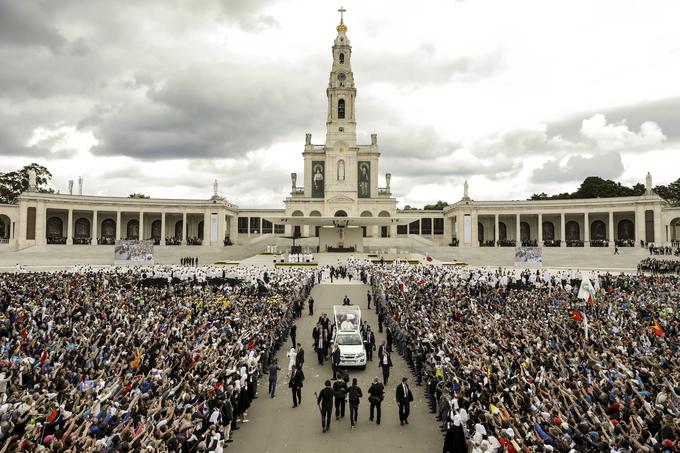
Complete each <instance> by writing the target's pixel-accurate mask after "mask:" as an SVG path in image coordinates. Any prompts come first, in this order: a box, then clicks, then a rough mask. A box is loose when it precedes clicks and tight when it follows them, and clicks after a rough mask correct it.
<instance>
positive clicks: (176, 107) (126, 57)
mask: <svg viewBox="0 0 680 453" xmlns="http://www.w3.org/2000/svg"><path fill="white" fill-rule="evenodd" d="M273 3H275V2H274V1H273V0H196V1H191V2H187V1H184V0H170V1H166V0H163V1H159V0H151V1H148V2H144V7H143V8H141V7H140V4H139V3H138V2H136V1H131V0H121V1H109V0H102V1H97V2H82V1H76V0H64V1H63V2H59V5H58V6H57V4H56V2H54V3H51V2H41V1H33V0H25V1H23V0H22V1H5V0H0V60H2V61H6V62H7V61H11V62H12V64H5V65H0V88H1V90H0V123H2V125H3V126H2V129H3V130H2V131H1V132H0V155H26V156H29V155H30V156H35V157H46V158H59V157H61V156H65V155H66V154H65V153H64V152H60V153H51V152H50V150H49V149H47V147H46V146H41V147H26V146H25V144H26V142H27V141H28V140H29V139H30V138H31V136H32V132H33V130H34V129H35V128H37V127H44V128H48V129H52V128H58V127H60V126H61V125H64V124H67V125H68V124H70V125H73V124H77V125H78V126H79V127H80V128H82V129H90V128H93V129H95V131H96V133H97V138H98V139H100V146H99V147H98V148H97V149H96V150H94V151H95V152H97V153H99V154H106V155H126V156H141V157H144V158H149V159H161V158H176V157H187V155H189V156H195V157H199V158H200V157H212V156H228V155H231V154H233V153H238V152H242V153H243V152H246V151H248V150H250V149H256V148H259V147H262V146H267V145H269V144H271V143H272V142H273V140H275V139H276V138H278V137H281V136H282V135H283V134H284V131H285V132H289V133H297V134H298V136H300V137H303V128H302V126H301V122H303V121H307V120H308V119H309V116H308V114H309V112H311V111H317V112H318V111H323V99H322V98H321V96H319V100H320V101H321V103H320V105H321V109H318V108H317V109H316V110H312V109H308V108H307V107H308V106H309V105H308V103H307V100H308V96H309V95H310V93H309V92H305V93H300V90H301V87H300V84H299V83H298V84H297V85H296V83H295V81H294V80H296V79H299V78H300V77H299V75H298V74H293V73H291V72H290V71H289V72H287V73H286V71H280V70H278V69H279V68H276V67H275V66H272V67H267V68H264V67H260V68H248V67H245V66H244V67H241V68H233V67H225V66H220V64H215V63H213V62H205V61H200V63H199V64H196V61H195V60H196V59H199V60H200V58H199V57H198V55H200V53H199V52H197V51H192V50H191V49H189V50H188V51H189V52H190V53H188V54H187V53H183V52H187V48H184V49H178V48H176V47H173V48H168V47H167V44H164V43H169V42H171V41H172V40H177V38H178V37H179V36H182V35H184V34H186V33H191V32H193V31H194V30H196V29H200V27H206V26H212V27H213V29H215V30H219V28H216V27H218V26H219V24H236V25H238V26H239V27H241V28H243V29H247V30H248V31H252V30H255V29H257V30H260V29H261V28H262V26H263V25H264V26H271V25H275V24H273V22H272V20H270V18H267V17H266V16H264V15H263V14H262V11H263V10H264V9H266V7H267V6H269V5H271V4H273ZM149 16H153V17H154V20H153V21H149V20H148V17H149ZM61 30H68V31H70V32H71V34H72V35H71V36H70V40H67V39H66V38H64V36H62V34H61V33H60V31H61ZM149 32H155V33H154V35H155V38H156V39H154V40H152V41H149V40H148V38H149ZM78 33H83V36H79V35H78ZM225 33H227V32H226V31H225ZM170 37H171V39H168V38H170ZM177 42H179V43H181V41H177ZM164 46H165V47H164ZM46 49H49V50H46ZM93 49H94V51H93ZM248 64H249V63H248V62H246V63H245V65H248ZM177 67H191V68H192V71H193V73H181V72H178V70H177V69H176V68H177ZM250 69H252V71H257V70H260V71H263V73H262V76H258V75H255V76H253V74H252V72H251V71H250ZM210 71H214V73H210ZM219 71H223V73H221V74H218V72H219ZM312 72H313V71H312ZM206 73H207V74H208V75H205V74H206ZM131 74H134V75H131ZM237 74H238V75H237ZM275 74H276V75H275ZM239 77H240V80H239ZM286 77H288V78H290V79H291V80H292V83H289V81H288V80H286ZM274 86H278V87H279V90H280V87H281V86H286V90H288V91H287V92H286V93H285V94H283V95H282V94H281V93H279V92H278V91H277V90H275V89H274ZM321 86H323V85H321ZM286 90H280V91H281V92H285V91H286ZM144 92H147V93H148V95H147V96H146V97H144V96H143V94H144ZM321 92H322V91H321V90H319V93H321ZM286 104H288V105H286ZM315 107H316V106H315ZM258 122H260V123H259V125H258V124H257V123H258ZM258 126H259V129H258ZM286 128H288V130H286ZM48 144H49V143H45V145H48Z"/></svg>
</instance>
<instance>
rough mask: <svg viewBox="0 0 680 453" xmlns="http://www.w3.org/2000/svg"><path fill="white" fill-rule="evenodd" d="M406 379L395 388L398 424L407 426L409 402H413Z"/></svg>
mask: <svg viewBox="0 0 680 453" xmlns="http://www.w3.org/2000/svg"><path fill="white" fill-rule="evenodd" d="M407 380H408V378H405V377H404V378H402V379H401V384H399V385H398V386H397V404H398V405H399V422H400V423H401V424H402V425H403V424H404V423H405V424H407V425H408V415H409V413H410V412H411V401H413V393H411V389H410V388H409V387H408V384H407V383H406V381H407Z"/></svg>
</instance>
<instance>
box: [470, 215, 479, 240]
mask: <svg viewBox="0 0 680 453" xmlns="http://www.w3.org/2000/svg"><path fill="white" fill-rule="evenodd" d="M470 223H472V238H471V239H472V242H471V245H472V246H473V247H479V217H478V216H477V211H476V210H473V211H471V212H470Z"/></svg>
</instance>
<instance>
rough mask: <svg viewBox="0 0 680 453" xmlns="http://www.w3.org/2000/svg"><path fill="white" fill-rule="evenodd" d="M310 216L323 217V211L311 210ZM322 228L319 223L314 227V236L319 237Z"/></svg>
mask: <svg viewBox="0 0 680 453" xmlns="http://www.w3.org/2000/svg"><path fill="white" fill-rule="evenodd" d="M309 216H310V217H321V213H320V212H319V211H316V210H315V211H312V212H310V213H309ZM320 229H321V227H320V226H319V225H316V226H315V227H314V237H317V238H318V237H319V230H320Z"/></svg>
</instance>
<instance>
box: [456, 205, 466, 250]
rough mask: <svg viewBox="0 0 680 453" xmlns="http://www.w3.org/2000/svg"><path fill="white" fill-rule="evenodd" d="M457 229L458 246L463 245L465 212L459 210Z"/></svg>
mask: <svg viewBox="0 0 680 453" xmlns="http://www.w3.org/2000/svg"><path fill="white" fill-rule="evenodd" d="M456 230H458V235H457V236H456V238H457V239H458V246H459V247H463V245H465V213H464V212H462V211H458V213H457V214H456Z"/></svg>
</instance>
